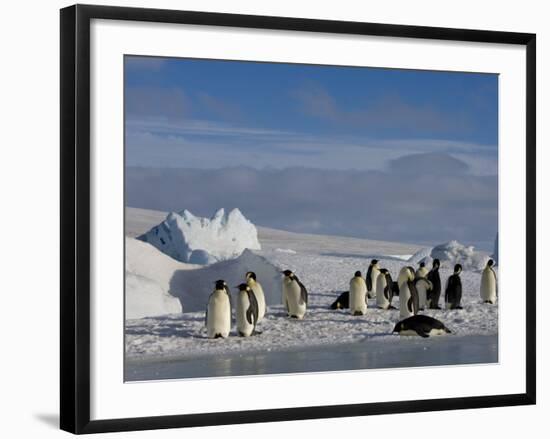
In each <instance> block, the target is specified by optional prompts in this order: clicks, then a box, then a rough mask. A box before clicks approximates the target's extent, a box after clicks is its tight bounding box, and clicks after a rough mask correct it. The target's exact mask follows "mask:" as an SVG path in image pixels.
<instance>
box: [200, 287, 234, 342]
mask: <svg viewBox="0 0 550 439" xmlns="http://www.w3.org/2000/svg"><path fill="white" fill-rule="evenodd" d="M205 324H206V331H207V334H208V338H227V337H228V336H229V331H231V294H230V293H229V288H228V287H227V284H226V283H225V281H224V280H217V281H216V286H215V288H214V292H213V293H212V294H210V297H209V298H208V305H207V307H206V318H205Z"/></svg>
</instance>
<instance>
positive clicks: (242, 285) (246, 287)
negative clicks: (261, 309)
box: [237, 284, 250, 291]
mask: <svg viewBox="0 0 550 439" xmlns="http://www.w3.org/2000/svg"><path fill="white" fill-rule="evenodd" d="M237 288H238V289H239V291H248V290H249V289H250V287H249V286H248V285H247V284H240V285H238V286H237Z"/></svg>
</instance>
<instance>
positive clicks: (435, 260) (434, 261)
mask: <svg viewBox="0 0 550 439" xmlns="http://www.w3.org/2000/svg"><path fill="white" fill-rule="evenodd" d="M440 265H441V262H439V259H437V258H436V259H434V260H433V263H432V266H433V268H439V266H440Z"/></svg>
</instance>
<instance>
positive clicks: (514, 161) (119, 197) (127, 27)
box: [90, 20, 526, 419]
mask: <svg viewBox="0 0 550 439" xmlns="http://www.w3.org/2000/svg"><path fill="white" fill-rule="evenodd" d="M125 53H126V54H127V53H130V54H142V55H163V56H179V57H198V58H218V59H235V60H237V59H241V60H258V61H260V60H261V61H277V62H299V63H313V64H333V65H364V66H376V67H395V68H417V69H430V70H455V71H478V72H497V73H499V74H500V77H499V104H500V110H499V172H500V174H499V175H500V178H499V237H500V244H501V245H500V248H499V250H500V255H499V258H500V266H501V267H500V271H499V276H500V285H499V288H500V289H499V294H500V308H499V323H500V325H499V326H500V332H499V359H500V363H499V364H497V365H485V366H467V367H439V368H418V369H393V370H367V371H355V372H333V373H312V374H297V375H285V376H276V375H273V376H256V377H240V378H224V379H219V378H218V379H200V380H181V381H177V380H175V381H165V382H150V383H134V384H124V383H123V355H122V352H123V333H122V330H121V328H122V327H123V298H122V291H123V283H124V279H123V273H124V270H123V265H122V264H123V172H122V170H123V166H124V164H123V114H122V101H123V95H122V93H123V54H125ZM90 74H91V78H90V79H91V133H92V135H91V160H92V168H91V176H92V177H91V178H92V181H91V191H92V199H91V208H92V218H91V220H92V221H91V225H92V226H91V227H92V229H91V247H92V254H91V257H92V259H91V260H92V267H91V268H92V271H91V273H92V282H91V346H90V353H91V359H92V362H91V391H92V393H91V395H92V398H91V418H92V419H111V418H127V417H142V416H158V415H174V414H183V413H202V412H215V411H234V410H250V409H267V408H281V407H301V406H312V405H313V406H319V405H332V404H350V403H366V402H382V401H398V400H410V399H426V398H446V397H461V396H479V395H497V394H508V393H523V392H525V296H524V295H523V294H522V292H524V291H525V277H524V276H523V275H521V274H520V275H516V273H515V272H513V271H511V270H510V269H507V268H506V267H514V266H516V265H517V264H518V263H519V264H521V262H518V261H525V248H526V246H525V236H524V231H525V228H526V224H525V209H526V198H525V194H526V187H525V180H526V175H525V165H526V161H525V159H526V158H525V135H524V133H525V79H526V78H525V49H524V48H523V47H518V46H508V45H491V44H473V43H459V42H443V41H431V40H430V41H422V40H415V39H397V38H382V37H362V36H347V35H332V34H313V33H300V32H288V31H264V30H245V29H230V28H219V27H203V26H189V25H169V24H160V23H138V22H124V21H103V20H94V21H93V22H92V25H91V72H90ZM358 382H359V383H360V385H361V388H362V389H364V391H362V392H349V389H356V388H357V383H358ZM429 382H431V383H437V385H427V384H416V385H411V383H429ZM388 383H391V385H388ZM257 389H262V391H261V392H257ZM291 389H292V391H291ZM214 395H215V397H214ZM247 395H248V396H249V395H254V396H253V397H247Z"/></svg>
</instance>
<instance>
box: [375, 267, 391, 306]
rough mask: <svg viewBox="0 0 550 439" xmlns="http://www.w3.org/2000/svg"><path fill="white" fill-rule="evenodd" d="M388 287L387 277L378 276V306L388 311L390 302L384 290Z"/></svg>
mask: <svg viewBox="0 0 550 439" xmlns="http://www.w3.org/2000/svg"><path fill="white" fill-rule="evenodd" d="M386 286H387V282H386V276H382V275H380V276H378V279H376V306H378V308H382V309H388V307H389V306H390V302H389V301H388V299H386V296H384V289H385V288H386Z"/></svg>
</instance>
